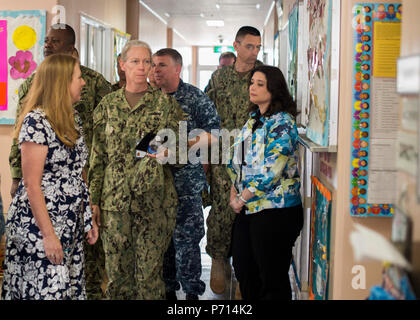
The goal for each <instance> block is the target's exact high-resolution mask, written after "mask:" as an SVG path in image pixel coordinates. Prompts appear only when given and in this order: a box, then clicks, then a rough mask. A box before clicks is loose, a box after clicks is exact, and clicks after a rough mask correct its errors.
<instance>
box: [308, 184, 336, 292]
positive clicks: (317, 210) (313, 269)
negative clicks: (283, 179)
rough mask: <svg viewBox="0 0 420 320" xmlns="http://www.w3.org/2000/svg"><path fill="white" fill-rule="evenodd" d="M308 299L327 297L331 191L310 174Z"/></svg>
mask: <svg viewBox="0 0 420 320" xmlns="http://www.w3.org/2000/svg"><path fill="white" fill-rule="evenodd" d="M312 186H313V195H314V198H313V201H312V210H311V232H310V235H311V241H310V270H309V275H310V279H309V290H310V292H309V299H310V300H327V299H328V279H329V264H330V263H329V254H330V253H329V246H330V244H329V243H330V216H331V192H330V191H329V190H328V189H327V188H326V187H325V186H324V185H323V184H322V183H321V182H320V181H319V180H318V179H317V178H315V177H314V176H312Z"/></svg>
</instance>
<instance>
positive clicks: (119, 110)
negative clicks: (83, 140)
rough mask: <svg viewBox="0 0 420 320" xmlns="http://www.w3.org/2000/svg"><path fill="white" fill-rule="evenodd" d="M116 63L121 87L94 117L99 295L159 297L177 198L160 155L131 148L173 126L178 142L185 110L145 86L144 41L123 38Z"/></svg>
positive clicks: (147, 57)
mask: <svg viewBox="0 0 420 320" xmlns="http://www.w3.org/2000/svg"><path fill="white" fill-rule="evenodd" d="M121 67H122V69H123V70H124V71H125V75H126V80H127V82H126V86H125V87H124V88H122V89H120V90H117V91H115V92H113V93H111V94H109V95H107V96H106V97H105V98H104V99H103V100H102V101H101V103H100V104H99V106H98V107H97V108H96V110H95V112H94V115H93V117H94V135H93V147H92V153H91V157H90V160H91V170H90V171H89V176H88V181H89V191H90V193H91V199H92V200H91V201H92V209H93V211H94V212H98V211H101V226H102V228H101V230H100V231H101V236H102V241H103V245H104V250H105V267H106V273H107V276H108V283H107V287H106V292H105V294H106V298H108V299H147V300H149V299H153V300H156V299H164V298H165V284H164V282H163V278H162V269H163V256H164V253H165V252H166V250H167V248H168V246H169V242H170V240H171V236H172V234H173V231H174V228H175V219H176V211H177V204H178V199H177V194H176V190H175V185H174V181H173V176H172V173H171V170H170V165H171V164H170V163H169V164H165V165H163V164H162V162H161V161H158V160H157V158H159V159H160V156H161V155H162V153H164V152H160V151H159V152H158V153H157V155H156V154H155V155H152V154H149V153H148V154H147V155H146V156H145V157H143V155H141V154H139V153H136V146H137V144H138V143H139V142H140V141H141V140H142V139H143V138H144V137H145V136H146V135H147V134H148V133H154V134H158V133H159V131H160V130H162V129H170V130H172V132H173V134H174V136H175V140H177V136H178V127H179V122H180V121H183V120H184V115H183V112H182V109H181V108H180V107H179V105H178V103H177V102H176V100H175V99H174V98H173V97H171V96H169V95H166V94H165V93H163V92H162V91H161V90H159V89H158V88H153V87H151V86H150V85H148V83H147V74H148V72H149V70H150V68H151V50H150V47H149V46H148V45H147V44H146V43H144V42H142V41H139V40H132V41H129V42H128V43H127V44H126V45H125V47H124V49H123V51H122V54H121ZM161 138H164V137H161ZM169 140H172V141H171V142H172V143H174V142H175V143H176V142H177V141H173V139H169ZM177 145H178V144H177ZM169 150H171V148H169ZM99 208H100V209H99Z"/></svg>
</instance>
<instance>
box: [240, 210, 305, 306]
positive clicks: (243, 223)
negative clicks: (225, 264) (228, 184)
mask: <svg viewBox="0 0 420 320" xmlns="http://www.w3.org/2000/svg"><path fill="white" fill-rule="evenodd" d="M302 226H303V208H302V206H296V207H290V208H281V209H267V210H263V211H261V212H258V213H255V214H250V215H245V213H244V212H242V213H241V214H238V215H237V216H236V218H235V222H234V225H233V239H232V253H233V267H234V270H235V275H236V278H237V279H238V281H239V285H240V289H241V294H242V297H243V299H244V300H284V299H286V300H291V298H292V292H291V287H290V279H289V269H290V264H291V260H292V248H293V245H294V243H295V241H296V238H297V237H298V236H299V234H300V231H301V230H302Z"/></svg>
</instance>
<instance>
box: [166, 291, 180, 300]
mask: <svg viewBox="0 0 420 320" xmlns="http://www.w3.org/2000/svg"><path fill="white" fill-rule="evenodd" d="M166 300H170V301H175V300H178V298H177V297H176V292H175V291H167V292H166Z"/></svg>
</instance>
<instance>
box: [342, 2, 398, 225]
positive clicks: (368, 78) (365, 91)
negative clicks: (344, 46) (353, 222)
mask: <svg viewBox="0 0 420 320" xmlns="http://www.w3.org/2000/svg"><path fill="white" fill-rule="evenodd" d="M401 12H402V5H401V4H398V3H395V4H392V3H385V4H383V3H375V4H374V3H360V4H356V5H355V6H354V8H353V22H352V24H353V28H354V39H353V43H354V61H353V66H354V73H353V95H352V96H353V98H352V99H353V100H352V108H353V109H352V116H353V117H352V138H351V139H352V141H351V142H352V145H351V196H350V197H351V199H350V214H351V215H352V216H357V217H368V216H381V217H390V216H392V214H393V211H394V208H393V207H392V205H391V203H393V202H394V201H395V199H394V198H395V195H396V190H395V181H396V174H397V171H396V166H395V159H394V157H393V156H392V155H394V154H395V153H396V142H397V139H398V123H399V121H398V119H399V115H398V110H399V108H398V105H399V97H398V95H397V93H396V74H397V58H398V56H399V52H400V37H401ZM390 155H391V156H390Z"/></svg>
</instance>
